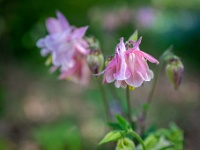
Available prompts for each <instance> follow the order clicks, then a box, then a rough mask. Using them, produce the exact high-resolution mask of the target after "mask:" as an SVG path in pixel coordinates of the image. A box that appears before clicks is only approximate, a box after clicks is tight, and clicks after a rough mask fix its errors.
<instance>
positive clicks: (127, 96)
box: [126, 87, 132, 125]
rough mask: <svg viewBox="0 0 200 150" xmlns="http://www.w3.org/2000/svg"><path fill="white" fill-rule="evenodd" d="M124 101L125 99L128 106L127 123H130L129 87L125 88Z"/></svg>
mask: <svg viewBox="0 0 200 150" xmlns="http://www.w3.org/2000/svg"><path fill="white" fill-rule="evenodd" d="M126 101H127V108H128V112H127V116H128V120H129V123H130V124H131V125H132V118H131V101H130V92H129V87H127V88H126Z"/></svg>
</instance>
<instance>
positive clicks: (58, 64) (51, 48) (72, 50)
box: [37, 12, 89, 77]
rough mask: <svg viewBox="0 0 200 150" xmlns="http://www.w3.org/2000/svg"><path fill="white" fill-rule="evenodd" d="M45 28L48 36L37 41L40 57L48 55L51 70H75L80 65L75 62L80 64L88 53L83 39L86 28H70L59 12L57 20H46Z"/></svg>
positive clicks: (86, 44)
mask: <svg viewBox="0 0 200 150" xmlns="http://www.w3.org/2000/svg"><path fill="white" fill-rule="evenodd" d="M46 27H47V31H48V33H49V34H48V35H47V36H46V37H44V38H41V39H39V40H38V42H37V46H38V47H39V48H41V49H42V50H41V55H42V56H47V55H50V57H51V60H52V65H53V67H52V69H51V70H56V69H57V68H60V70H61V72H62V73H63V72H69V71H71V70H74V69H75V68H77V67H75V66H77V64H80V62H77V61H81V62H82V61H83V59H85V58H86V55H87V54H88V53H89V49H88V47H89V46H88V43H87V42H86V40H85V39H84V38H83V37H84V35H85V32H86V30H87V28H88V27H87V26H85V27H80V28H76V27H74V26H70V24H69V23H68V21H67V19H66V18H65V17H64V15H63V14H62V13H60V12H57V18H48V19H47V20H46ZM77 58H81V59H77ZM79 66H80V65H79ZM79 69H80V68H79ZM83 73H84V72H83ZM83 73H82V75H83ZM87 74H88V73H87ZM66 77H67V76H66ZM88 77H89V76H88Z"/></svg>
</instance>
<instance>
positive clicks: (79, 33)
mask: <svg viewBox="0 0 200 150" xmlns="http://www.w3.org/2000/svg"><path fill="white" fill-rule="evenodd" d="M87 29H88V26H85V27H81V28H77V29H75V30H74V31H73V33H72V35H71V38H72V39H76V38H78V39H80V38H82V37H83V36H84V35H85V32H86V30H87Z"/></svg>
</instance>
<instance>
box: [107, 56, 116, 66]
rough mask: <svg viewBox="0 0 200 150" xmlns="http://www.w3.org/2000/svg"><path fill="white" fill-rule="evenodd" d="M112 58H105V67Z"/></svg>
mask: <svg viewBox="0 0 200 150" xmlns="http://www.w3.org/2000/svg"><path fill="white" fill-rule="evenodd" d="M113 57H114V56H106V61H105V66H107V65H108V64H109V63H110V62H111V60H112V59H113Z"/></svg>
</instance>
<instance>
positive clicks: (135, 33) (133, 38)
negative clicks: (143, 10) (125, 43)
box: [128, 30, 138, 41]
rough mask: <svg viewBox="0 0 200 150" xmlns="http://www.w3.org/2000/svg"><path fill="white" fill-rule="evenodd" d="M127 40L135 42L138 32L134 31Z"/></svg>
mask: <svg viewBox="0 0 200 150" xmlns="http://www.w3.org/2000/svg"><path fill="white" fill-rule="evenodd" d="M128 40H133V41H137V40H138V31H137V30H135V32H134V33H133V34H132V35H131V36H130V37H129V39H128Z"/></svg>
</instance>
